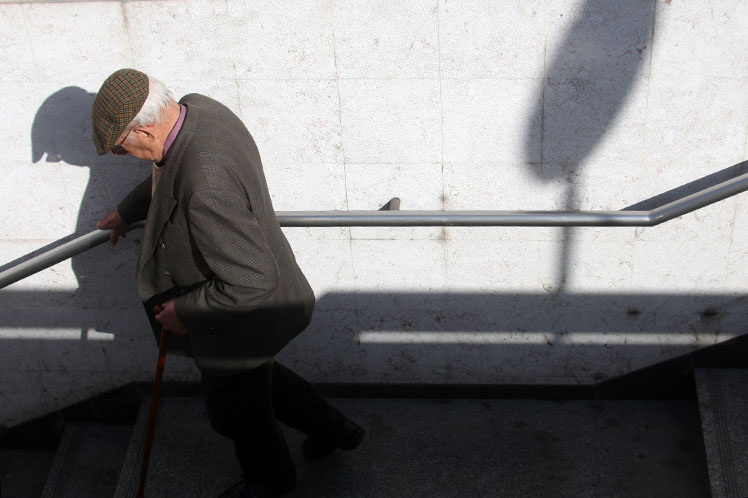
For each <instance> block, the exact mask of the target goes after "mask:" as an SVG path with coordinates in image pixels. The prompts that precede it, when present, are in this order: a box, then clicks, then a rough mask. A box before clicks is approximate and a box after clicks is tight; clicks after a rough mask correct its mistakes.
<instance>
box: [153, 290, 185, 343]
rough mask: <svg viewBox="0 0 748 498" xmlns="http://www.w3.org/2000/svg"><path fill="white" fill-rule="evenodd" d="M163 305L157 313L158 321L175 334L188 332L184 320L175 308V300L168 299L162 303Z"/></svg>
mask: <svg viewBox="0 0 748 498" xmlns="http://www.w3.org/2000/svg"><path fill="white" fill-rule="evenodd" d="M161 307H162V310H161V311H160V312H159V313H158V314H157V315H156V321H157V322H158V323H160V324H161V326H162V327H163V328H165V329H166V330H168V331H169V332H173V333H175V334H186V333H187V329H185V328H184V325H182V322H181V321H180V320H179V317H178V316H177V312H176V310H175V309H174V300H173V299H172V300H171V301H166V302H165V303H164V304H162V305H161Z"/></svg>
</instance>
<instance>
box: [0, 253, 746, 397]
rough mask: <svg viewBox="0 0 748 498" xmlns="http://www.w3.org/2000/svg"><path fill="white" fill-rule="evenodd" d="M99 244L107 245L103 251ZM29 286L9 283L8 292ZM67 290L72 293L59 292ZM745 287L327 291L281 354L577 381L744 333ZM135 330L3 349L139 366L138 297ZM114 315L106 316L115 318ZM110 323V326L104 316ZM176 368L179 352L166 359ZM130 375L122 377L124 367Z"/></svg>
mask: <svg viewBox="0 0 748 498" xmlns="http://www.w3.org/2000/svg"><path fill="white" fill-rule="evenodd" d="M96 252H103V251H96ZM38 294H39V293H37V292H34V291H10V290H4V291H3V296H4V298H5V299H8V300H9V301H10V302H24V301H27V300H29V299H37V298H38ZM52 298H53V299H64V298H65V296H57V297H55V296H52ZM746 299H748V297H746V296H741V295H731V294H706V293H699V294H692V295H686V294H663V293H657V294H645V293H642V294H596V293H576V294H570V293H566V294H565V295H564V299H563V302H559V301H558V300H554V299H552V296H551V295H549V294H547V293H537V294H535V293H526V294H514V293H460V294H457V293H375V292H361V293H355V294H351V293H328V294H324V295H322V296H320V297H319V300H318V303H317V309H316V311H315V314H314V319H313V321H312V324H311V326H310V327H309V328H308V329H307V331H305V332H304V333H303V334H301V335H300V336H299V337H297V338H296V339H295V340H294V341H293V342H292V343H291V344H290V345H289V346H288V347H287V348H286V349H285V350H284V351H283V353H282V354H281V358H282V359H283V360H284V361H286V362H288V363H289V364H291V365H293V366H294V367H295V368H296V369H298V370H299V371H300V373H303V374H304V375H307V376H309V377H310V378H311V379H312V380H314V381H317V382H406V383H407V382H411V383H412V382H416V383H419V382H420V383H495V384H510V383H515V382H527V381H528V380H529V379H533V378H535V379H536V383H543V381H542V379H543V378H547V379H549V381H550V382H551V383H558V382H559V379H560V380H563V381H564V382H566V383H570V384H575V383H578V384H589V383H591V382H594V381H599V380H603V379H607V378H610V377H612V376H616V375H622V374H626V373H628V372H630V371H632V370H636V369H639V368H642V367H645V366H648V365H652V364H656V363H658V362H661V361H664V360H667V359H670V358H672V357H675V356H678V355H680V354H684V353H687V352H690V351H693V350H694V349H698V348H700V347H703V346H708V345H711V344H714V343H716V342H719V341H723V340H726V339H729V338H732V337H735V336H738V335H742V334H744V333H745V323H746V318H747V316H746V315H747V313H746V311H745V309H746V308H745V305H746ZM127 316H129V317H131V318H136V319H137V320H135V322H133V325H134V326H133V328H131V329H129V330H116V327H114V328H113V330H111V332H113V333H112V335H111V337H110V339H109V340H105V341H100V340H85V338H84V337H78V336H75V335H74V334H73V335H71V336H70V337H65V336H61V335H59V334H58V335H52V337H54V338H51V339H45V340H40V338H39V337H35V338H24V337H23V335H22V334H19V335H18V337H16V338H14V339H4V340H2V341H0V343H2V346H3V347H2V348H0V360H2V362H3V364H5V365H11V364H17V363H18V362H19V359H23V358H26V359H28V363H29V368H31V369H33V368H34V367H32V366H30V365H32V364H33V365H39V367H37V368H42V369H43V370H44V371H51V372H53V371H62V372H65V371H67V370H69V369H71V368H72V367H71V365H75V368H77V369H80V370H87V371H97V372H106V371H107V369H112V370H118V371H123V372H124V371H130V372H131V373H135V372H137V373H143V374H145V375H144V378H148V376H147V374H148V373H149V372H150V371H151V369H152V368H153V365H152V363H153V359H154V354H153V353H154V352H155V349H156V345H155V341H154V339H153V336H152V334H151V332H150V330H149V328H148V326H147V323H146V322H145V320H144V319H143V314H142V308H141V307H140V306H139V304H138V303H132V306H131V307H130V309H129V310H127ZM113 320H114V318H113V317H111V316H107V317H106V318H105V319H104V322H103V323H104V326H105V327H110V328H111V327H113V326H115V325H116V324H113V323H112V321H113ZM88 325H89V323H87V321H86V318H85V316H84V315H82V314H80V313H68V314H62V315H61V314H60V312H59V310H58V309H54V308H40V310H39V313H36V314H34V315H31V314H23V313H15V314H14V313H8V314H5V313H3V316H2V317H0V328H2V329H4V330H17V331H24V330H32V331H33V330H35V329H36V330H38V329H42V330H48V329H52V330H53V331H55V330H56V331H65V330H70V331H73V330H76V329H81V328H84V327H86V326H88ZM106 330H109V329H108V328H107V329H106ZM170 364H171V365H172V367H170V368H173V367H174V366H175V365H176V364H175V363H174V362H170ZM124 378H127V376H125V377H124Z"/></svg>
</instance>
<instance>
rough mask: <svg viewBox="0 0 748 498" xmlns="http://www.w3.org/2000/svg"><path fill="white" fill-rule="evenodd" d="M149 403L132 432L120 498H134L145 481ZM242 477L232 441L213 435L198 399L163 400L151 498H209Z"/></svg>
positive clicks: (150, 471)
mask: <svg viewBox="0 0 748 498" xmlns="http://www.w3.org/2000/svg"><path fill="white" fill-rule="evenodd" d="M149 408H150V400H147V401H145V402H144V403H143V405H142V407H141V409H140V412H139V414H138V418H137V421H136V423H135V426H134V428H133V434H132V439H131V441H130V445H129V447H128V450H127V455H126V456H125V462H124V464H123V466H122V472H121V474H120V479H119V482H118V484H117V489H116V492H115V493H114V497H115V498H135V496H136V494H137V490H138V484H139V480H140V469H141V462H142V460H143V446H144V443H145V435H146V426H147V423H148V410H149ZM240 475H241V472H240V470H239V466H238V464H237V463H236V462H235V458H234V453H233V445H232V444H231V441H230V440H228V439H226V438H224V437H222V436H220V435H218V434H216V433H214V432H213V431H212V429H210V425H209V423H208V420H207V416H206V415H205V413H204V410H203V405H202V401H201V400H200V398H198V397H165V398H163V399H161V401H160V406H159V411H158V418H157V420H156V431H155V435H154V438H153V449H152V450H151V460H150V465H149V467H148V480H147V482H146V490H145V496H146V497H154V498H160V497H171V496H174V497H179V498H205V497H210V496H213V495H215V496H218V494H219V492H216V490H223V489H226V488H228V487H229V486H230V485H231V484H234V483H235V482H237V481H238V480H239V478H240Z"/></svg>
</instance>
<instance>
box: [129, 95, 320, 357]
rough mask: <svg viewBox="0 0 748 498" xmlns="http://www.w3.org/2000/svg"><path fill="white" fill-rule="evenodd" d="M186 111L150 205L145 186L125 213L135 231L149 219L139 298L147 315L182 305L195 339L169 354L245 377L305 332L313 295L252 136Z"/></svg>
mask: <svg viewBox="0 0 748 498" xmlns="http://www.w3.org/2000/svg"><path fill="white" fill-rule="evenodd" d="M180 103H181V104H183V105H185V106H186V107H187V117H186V119H185V121H184V124H183V125H182V129H181V130H180V132H179V134H178V136H177V138H176V140H175V141H174V143H173V145H172V147H171V149H170V150H169V154H168V157H167V158H166V161H165V164H164V166H165V169H164V170H163V173H162V175H161V178H160V180H159V182H158V185H157V187H156V190H155V192H154V194H153V198H152V199H151V179H150V178H148V179H146V181H144V182H143V183H142V184H141V185H139V186H138V187H136V188H135V189H134V190H133V191H132V192H131V193H130V194H128V196H127V197H126V198H125V199H124V200H123V201H122V202H121V203H120V204H119V206H118V210H119V212H120V214H121V215H122V217H123V218H124V219H125V221H127V222H128V223H132V222H134V221H137V220H141V219H144V218H145V219H146V220H147V221H146V225H145V229H144V235H143V241H142V245H141V247H140V255H139V257H138V265H137V276H136V281H137V290H138V294H139V295H140V298H141V299H142V300H143V302H144V303H147V304H146V310H147V311H150V308H151V307H152V304H156V303H160V302H164V301H166V300H168V299H169V298H172V297H176V301H175V309H176V312H177V315H178V316H179V318H180V320H181V321H182V323H183V324H184V325H185V327H186V328H187V330H188V334H187V335H186V336H176V335H172V337H171V338H170V341H172V342H171V345H170V348H169V349H170V352H172V353H174V352H181V353H185V354H187V355H189V356H192V357H193V358H195V361H196V362H197V365H198V367H200V368H201V369H204V370H209V371H214V372H231V371H240V370H246V369H249V368H253V367H254V366H257V365H258V364H259V363H262V362H264V361H266V360H267V359H268V358H270V357H272V356H274V355H275V354H276V353H278V352H279V351H280V350H281V348H283V347H284V346H285V345H286V344H287V343H288V342H289V341H290V340H291V339H293V338H294V337H295V336H296V335H298V334H299V333H300V332H301V331H302V330H303V329H304V328H305V327H306V326H307V325H308V323H309V320H310V319H311V314H312V308H313V306H314V293H313V292H312V289H311V287H310V286H309V283H308V282H307V280H306V278H305V277H304V274H303V273H302V272H301V269H300V268H299V266H298V264H297V263H296V259H295V257H294V255H293V252H292V250H291V247H290V245H289V244H288V241H287V240H286V237H285V236H284V235H283V232H282V231H281V229H280V226H279V225H278V220H277V219H276V216H275V211H274V210H273V206H272V203H271V200H270V195H269V193H268V189H267V184H266V182H265V175H264V173H263V169H262V162H261V160H260V154H259V152H258V150H257V146H256V145H255V142H254V140H253V139H252V136H251V135H250V133H249V131H247V129H246V127H245V126H244V124H243V123H242V122H241V120H239V118H238V117H237V116H236V115H234V114H233V113H232V112H231V111H230V110H229V109H228V108H226V107H225V106H223V105H222V104H220V103H218V102H216V101H215V100H212V99H210V98H208V97H205V96H202V95H197V94H190V95H187V96H185V97H184V98H182V100H181V101H180ZM150 318H151V322H152V324H153V325H154V333H156V334H157V335H160V328H159V327H158V326H157V324H156V323H155V322H154V320H153V316H152V313H151V314H150Z"/></svg>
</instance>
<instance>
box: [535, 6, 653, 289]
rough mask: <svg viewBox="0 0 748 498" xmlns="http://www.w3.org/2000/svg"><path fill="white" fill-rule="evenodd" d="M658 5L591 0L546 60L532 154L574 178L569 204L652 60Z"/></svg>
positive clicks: (566, 249)
mask: <svg viewBox="0 0 748 498" xmlns="http://www.w3.org/2000/svg"><path fill="white" fill-rule="evenodd" d="M654 7H655V2H654V1H653V0H636V1H632V2H620V1H618V0H587V1H586V2H585V3H584V4H583V5H582V7H581V8H580V10H579V12H578V13H577V14H576V16H577V17H576V19H575V20H574V22H573V23H572V25H571V27H570V28H569V30H568V32H567V33H566V34H565V37H564V39H563V41H562V42H561V43H559V44H558V49H557V50H556V52H555V53H554V54H553V55H552V56H551V58H550V60H549V61H548V63H547V65H546V67H547V69H546V73H545V77H544V79H543V82H542V87H541V88H539V89H538V92H539V93H540V94H541V95H542V98H540V99H537V100H538V102H540V103H541V104H540V107H538V108H536V109H535V110H534V112H533V114H532V117H531V118H530V119H529V121H528V122H529V123H531V126H530V128H529V129H528V130H527V133H526V138H525V160H526V162H527V163H529V164H530V168H531V170H532V172H533V173H534V174H535V175H536V176H537V177H538V178H539V179H540V180H542V181H544V182H553V181H565V182H566V198H565V202H564V203H565V205H564V206H563V208H564V209H568V210H573V209H579V206H578V205H577V202H578V200H577V197H576V191H575V186H574V179H573V177H574V175H575V174H576V173H577V172H578V171H579V170H580V169H581V168H582V166H583V164H584V161H585V159H587V158H588V157H589V156H590V154H591V153H592V152H593V151H594V150H595V149H596V148H597V147H598V145H600V143H601V142H602V140H603V139H604V137H605V135H606V133H607V132H608V130H609V129H610V127H611V126H612V125H613V124H614V123H615V121H616V119H617V118H618V116H619V114H620V112H621V110H622V109H623V107H624V106H625V104H626V102H627V98H628V96H629V95H630V94H631V91H632V89H633V87H634V85H635V83H636V81H637V78H638V76H639V75H640V74H641V72H642V68H643V67H644V66H645V62H646V61H647V60H649V57H650V54H651V34H652V27H653V23H654V13H655V10H654ZM614 166H615V167H617V165H614ZM612 173H613V174H612V175H611V180H612V181H615V174H614V172H612ZM571 230H573V228H565V229H564V233H565V237H564V242H563V248H562V250H561V251H559V254H560V259H559V291H563V289H564V288H565V286H566V285H565V284H566V281H567V280H568V276H569V275H568V274H569V271H570V267H569V265H570V261H571V259H572V257H573V254H572V251H573V248H572V242H571V240H570V239H571V237H570V235H571Z"/></svg>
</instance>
